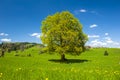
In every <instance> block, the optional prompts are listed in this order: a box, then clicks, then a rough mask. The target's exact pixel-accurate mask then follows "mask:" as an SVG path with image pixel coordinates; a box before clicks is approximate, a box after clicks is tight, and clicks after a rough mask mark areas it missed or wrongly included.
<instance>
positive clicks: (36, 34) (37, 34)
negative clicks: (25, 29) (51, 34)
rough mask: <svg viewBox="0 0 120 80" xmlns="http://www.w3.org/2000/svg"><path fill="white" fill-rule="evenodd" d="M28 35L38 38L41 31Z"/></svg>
mask: <svg viewBox="0 0 120 80" xmlns="http://www.w3.org/2000/svg"><path fill="white" fill-rule="evenodd" d="M30 36H32V37H36V38H40V36H41V33H32V34H30Z"/></svg>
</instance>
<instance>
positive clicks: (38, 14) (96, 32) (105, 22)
mask: <svg viewBox="0 0 120 80" xmlns="http://www.w3.org/2000/svg"><path fill="white" fill-rule="evenodd" d="M119 4H120V1H119V0H0V42H4V41H7V42H38V43H40V39H39V36H40V35H41V31H40V26H41V21H42V20H43V19H44V18H45V17H47V16H48V15H52V14H54V13H56V12H61V11H66V10H68V11H70V12H71V13H72V14H73V15H74V16H75V17H76V18H78V19H79V21H80V23H81V24H82V25H83V31H84V32H85V33H86V34H87V35H88V37H89V41H88V42H87V44H86V45H90V46H104V47H120V37H119V34H120V31H119V30H120V22H119V21H120V5H119Z"/></svg>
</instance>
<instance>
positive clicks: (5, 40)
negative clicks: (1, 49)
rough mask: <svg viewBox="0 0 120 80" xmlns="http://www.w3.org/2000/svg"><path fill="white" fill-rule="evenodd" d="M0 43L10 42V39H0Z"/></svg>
mask: <svg viewBox="0 0 120 80" xmlns="http://www.w3.org/2000/svg"><path fill="white" fill-rule="evenodd" d="M1 41H2V42H11V39H7V38H4V39H1Z"/></svg>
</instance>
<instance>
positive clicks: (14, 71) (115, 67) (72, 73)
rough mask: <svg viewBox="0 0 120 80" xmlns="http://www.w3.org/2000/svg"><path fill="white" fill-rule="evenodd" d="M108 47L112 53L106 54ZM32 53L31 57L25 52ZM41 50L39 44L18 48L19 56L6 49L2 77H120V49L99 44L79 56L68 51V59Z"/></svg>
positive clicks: (115, 79) (117, 79) (102, 79)
mask: <svg viewBox="0 0 120 80" xmlns="http://www.w3.org/2000/svg"><path fill="white" fill-rule="evenodd" d="M105 50H107V51H108V53H109V56H104V55H103V54H104V51H105ZM29 53H30V54H31V57H28V56H26V55H27V54H29ZM38 53H39V48H38V47H34V48H31V49H28V50H25V51H24V52H19V53H18V54H20V56H14V55H15V52H11V53H6V55H5V57H3V58H2V57H1V58H0V80H120V49H113V48H109V49H108V48H97V49H90V50H89V51H86V52H84V53H82V54H81V55H79V56H71V55H66V58H67V59H69V60H68V62H67V63H61V62H57V61H58V59H59V58H60V55H59V54H51V55H50V54H38ZM52 59H53V61H50V60H52Z"/></svg>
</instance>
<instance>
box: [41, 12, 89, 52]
mask: <svg viewBox="0 0 120 80" xmlns="http://www.w3.org/2000/svg"><path fill="white" fill-rule="evenodd" d="M41 29H42V36H41V40H42V42H43V44H45V45H46V48H47V50H48V51H49V52H51V51H56V52H59V53H60V54H64V53H66V52H69V53H70V52H75V53H76V54H80V52H82V51H84V49H85V48H84V45H85V43H86V41H87V40H88V38H87V35H86V34H84V33H83V31H82V25H81V23H80V22H79V20H78V19H76V18H75V17H74V16H73V15H72V14H71V13H70V12H68V11H64V12H61V13H59V12H57V13H55V14H54V15H49V16H48V17H47V18H46V19H45V20H43V22H42V26H41Z"/></svg>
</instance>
